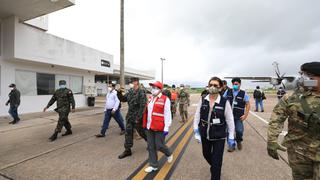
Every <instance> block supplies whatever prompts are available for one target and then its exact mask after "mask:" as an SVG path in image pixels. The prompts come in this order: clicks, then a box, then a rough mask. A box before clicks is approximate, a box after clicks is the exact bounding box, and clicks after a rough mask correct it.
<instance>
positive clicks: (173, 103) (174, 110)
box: [171, 101, 177, 115]
mask: <svg viewBox="0 0 320 180" xmlns="http://www.w3.org/2000/svg"><path fill="white" fill-rule="evenodd" d="M176 112H177V102H176V101H171V113H172V114H173V115H175V114H176Z"/></svg>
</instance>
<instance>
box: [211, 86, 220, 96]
mask: <svg viewBox="0 0 320 180" xmlns="http://www.w3.org/2000/svg"><path fill="white" fill-rule="evenodd" d="M219 91H220V89H219V88H217V87H214V86H211V87H209V89H208V92H209V94H218V93H219Z"/></svg>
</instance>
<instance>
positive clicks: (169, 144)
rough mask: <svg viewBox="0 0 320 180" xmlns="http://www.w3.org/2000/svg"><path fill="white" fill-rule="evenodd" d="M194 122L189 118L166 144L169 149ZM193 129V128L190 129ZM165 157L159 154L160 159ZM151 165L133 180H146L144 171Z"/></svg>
mask: <svg viewBox="0 0 320 180" xmlns="http://www.w3.org/2000/svg"><path fill="white" fill-rule="evenodd" d="M192 122H193V116H191V117H190V118H189V120H188V121H187V123H185V124H184V125H183V127H182V128H180V129H179V131H178V132H177V133H176V134H175V135H174V136H173V137H172V138H171V139H170V140H169V142H168V143H167V144H166V145H167V146H168V147H170V146H171V145H172V144H174V143H175V142H176V140H177V139H178V138H179V137H180V135H181V134H182V133H183V132H184V130H185V129H186V128H187V127H188V126H189V125H190V124H191V123H192ZM190 129H193V128H190ZM163 156H164V154H162V153H161V152H158V159H161V158H162V157H163ZM148 166H149V164H146V165H145V166H144V167H143V168H142V169H141V170H140V171H139V172H138V173H137V174H136V175H135V176H134V177H133V178H132V180H141V179H144V178H145V177H146V176H147V173H146V172H145V171H144V169H145V168H147V167H148Z"/></svg>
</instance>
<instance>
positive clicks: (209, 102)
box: [193, 77, 235, 180]
mask: <svg viewBox="0 0 320 180" xmlns="http://www.w3.org/2000/svg"><path fill="white" fill-rule="evenodd" d="M222 85H223V84H222V81H221V79H220V78H218V77H212V78H211V79H210V80H209V82H208V95H206V96H203V97H201V99H200V101H199V103H198V107H197V111H196V114H195V118H194V124H193V128H194V135H195V139H196V140H197V141H198V142H199V143H202V153H203V157H204V158H205V159H206V160H207V162H208V163H209V164H210V166H211V167H210V171H211V179H212V180H220V176H221V166H222V161H223V152H224V144H225V140H226V139H228V145H229V146H234V145H235V141H234V120H233V113H232V109H231V105H230V103H227V101H228V100H227V99H225V98H222V97H221V96H220V94H219V92H220V89H221V87H222ZM227 130H228V132H229V134H228V136H229V137H228V138H227Z"/></svg>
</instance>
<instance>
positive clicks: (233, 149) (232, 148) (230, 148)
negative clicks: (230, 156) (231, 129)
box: [228, 147, 236, 152]
mask: <svg viewBox="0 0 320 180" xmlns="http://www.w3.org/2000/svg"><path fill="white" fill-rule="evenodd" d="M235 150H236V148H234V147H228V152H233V151H235Z"/></svg>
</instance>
